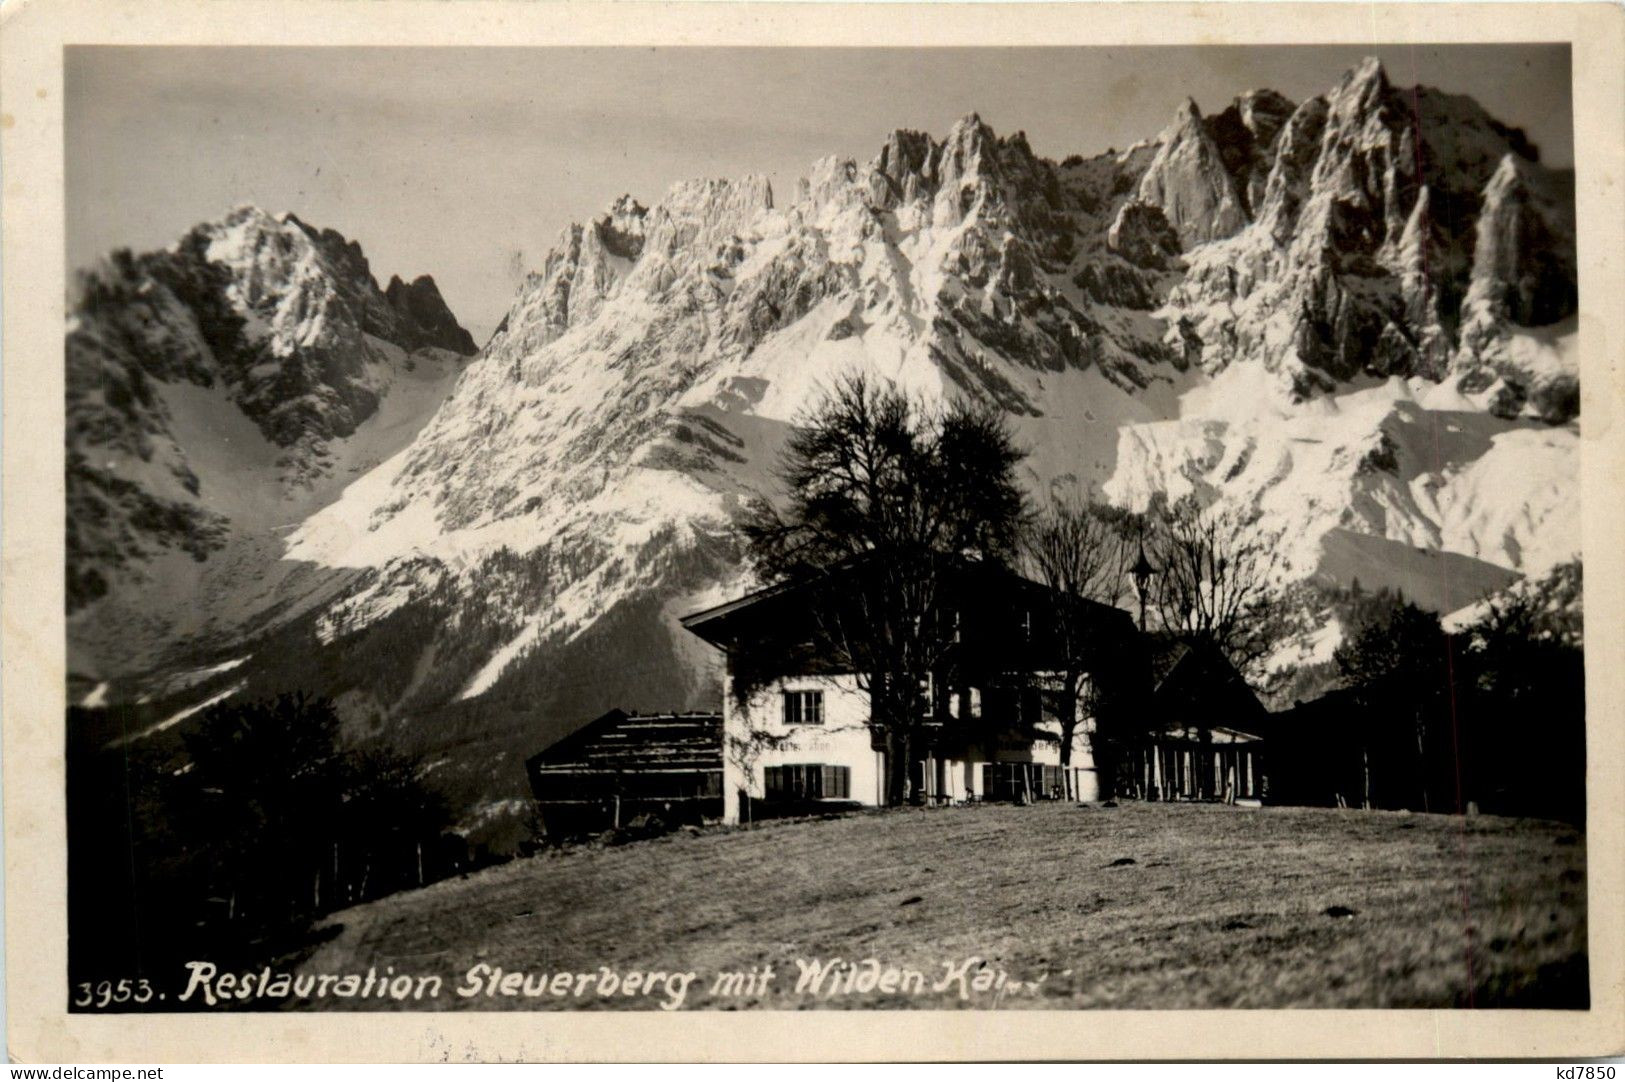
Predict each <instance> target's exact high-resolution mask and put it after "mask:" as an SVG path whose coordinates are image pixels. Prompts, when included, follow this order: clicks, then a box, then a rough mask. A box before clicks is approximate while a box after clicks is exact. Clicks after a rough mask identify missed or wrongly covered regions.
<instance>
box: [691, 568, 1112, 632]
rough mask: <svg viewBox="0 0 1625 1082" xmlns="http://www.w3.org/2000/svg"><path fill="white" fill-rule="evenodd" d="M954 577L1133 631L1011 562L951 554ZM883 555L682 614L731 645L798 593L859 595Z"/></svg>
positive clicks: (1005, 598) (975, 589) (972, 591)
mask: <svg viewBox="0 0 1625 1082" xmlns="http://www.w3.org/2000/svg"><path fill="white" fill-rule="evenodd" d="M946 559H947V560H948V561H949V563H950V565H951V567H952V575H953V577H954V579H955V587H956V588H957V589H958V590H959V591H960V594H961V596H962V597H966V596H972V595H980V596H981V597H982V598H984V599H986V598H996V599H998V600H999V601H1001V602H1004V603H1009V602H1012V601H1016V600H1017V599H1023V600H1025V601H1026V603H1027V604H1030V605H1033V606H1034V607H1040V608H1042V607H1048V608H1050V609H1052V610H1053V609H1056V608H1059V607H1062V606H1072V607H1081V608H1082V609H1084V610H1086V611H1087V612H1088V614H1089V615H1090V616H1091V617H1092V618H1094V619H1097V620H1098V621H1099V622H1100V625H1101V626H1102V628H1109V629H1111V630H1113V631H1115V632H1119V633H1121V634H1123V635H1126V636H1128V635H1133V634H1134V633H1135V632H1134V624H1133V619H1132V618H1131V617H1130V616H1129V614H1128V613H1126V612H1124V611H1123V610H1122V609H1119V608H1116V607H1114V606H1111V605H1103V604H1100V603H1099V602H1095V601H1087V600H1082V599H1078V598H1072V597H1068V596H1067V595H1065V594H1062V593H1060V592H1058V591H1056V590H1052V589H1051V588H1049V587H1048V586H1046V585H1044V584H1043V583H1040V582H1035V581H1033V580H1032V579H1029V578H1026V577H1025V576H1023V575H1019V574H1017V573H1016V572H1014V571H1011V570H1009V569H1007V568H1003V567H998V566H996V565H992V564H987V563H984V562H982V561H979V560H971V559H966V558H957V557H947V558H946ZM878 561H879V558H878V557H876V556H874V555H873V554H867V553H866V554H863V555H860V556H856V557H853V558H851V559H849V560H847V561H845V562H843V563H842V564H840V565H838V566H836V567H835V568H832V569H830V570H829V571H828V572H826V573H824V574H823V575H820V576H818V577H817V578H809V579H804V580H800V581H786V582H780V583H775V584H773V585H770V586H766V587H764V588H762V589H760V590H756V591H753V592H752V593H749V594H745V595H744V596H743V597H738V598H735V599H734V600H732V601H727V602H724V603H723V604H721V605H715V606H713V607H711V608H709V609H703V610H701V611H699V612H694V613H690V614H688V615H687V616H684V617H681V619H680V622H681V623H682V625H683V627H684V628H685V629H686V630H688V631H690V632H692V633H694V634H695V635H698V636H699V637H700V638H702V639H705V640H706V641H707V642H709V643H712V644H713V645H716V646H720V647H722V648H724V649H728V648H729V647H731V646H732V644H733V643H734V642H735V640H736V639H737V638H739V637H740V634H741V631H742V630H743V629H744V628H746V627H748V626H750V625H752V624H755V623H757V622H758V621H763V620H769V619H773V618H774V617H776V616H779V615H781V614H782V613H784V612H785V611H786V610H785V609H784V607H783V606H785V605H786V604H787V603H790V604H793V603H794V602H795V599H796V598H798V597H804V596H811V595H813V594H815V593H816V592H819V591H823V592H825V596H832V597H833V596H840V595H841V594H842V593H843V592H845V591H846V590H847V587H848V586H850V587H851V592H852V593H853V594H854V595H855V593H856V590H857V588H858V587H859V586H860V585H861V583H860V581H859V580H860V578H861V576H863V575H866V574H869V573H871V572H872V571H873V570H874V568H876V567H877V566H878Z"/></svg>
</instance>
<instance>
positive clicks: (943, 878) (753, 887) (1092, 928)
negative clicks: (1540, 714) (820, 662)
mask: <svg viewBox="0 0 1625 1082" xmlns="http://www.w3.org/2000/svg"><path fill="white" fill-rule="evenodd" d="M326 932H327V934H328V935H329V936H330V938H329V939H327V941H326V942H324V943H323V944H322V945H321V946H320V947H318V948H317V949H316V950H315V953H314V954H313V955H311V956H309V957H308V958H307V959H306V960H305V961H304V962H303V963H302V964H301V965H300V966H299V969H300V971H301V972H306V973H310V972H333V973H338V972H361V973H365V972H366V971H367V969H368V967H369V966H370V967H376V968H377V969H378V971H379V972H384V971H385V969H386V967H388V966H393V967H395V972H397V973H414V974H440V975H443V977H444V991H443V992H442V993H441V995H440V997H439V998H438V1000H437V1002H436V1003H435V1004H433V1006H439V1007H466V1008H497V1009H508V1010H512V1009H546V1008H557V1007H570V1008H577V1009H579V1008H604V1007H619V1008H638V1009H650V1010H653V1009H659V1008H660V1007H661V1006H662V1005H663V1004H664V1005H673V1006H675V1005H676V1004H677V1001H678V999H679V997H678V996H677V995H676V987H675V985H673V984H671V983H670V981H671V978H670V977H669V976H665V977H653V978H651V977H647V976H644V977H641V978H640V983H645V982H646V983H647V984H651V985H656V986H657V987H658V990H657V991H656V992H654V993H650V992H648V991H646V990H644V991H639V992H637V993H636V994H633V995H626V994H624V983H625V981H626V980H627V975H628V974H633V973H638V974H645V973H648V972H658V973H660V974H663V975H669V974H671V973H673V972H678V971H688V972H693V973H694V974H696V976H695V977H694V978H693V979H692V982H691V983H688V984H686V985H685V987H684V994H683V995H682V996H681V997H680V1001H681V1002H680V1005H681V1008H683V1009H709V1008H740V1007H766V1008H773V1009H795V1008H804V1007H951V1006H980V1007H989V1006H1000V1007H1009V1008H1025V1007H1072V1008H1076V1007H1125V1008H1127V1007H1134V1008H1171V1007H1184V1008H1196V1007H1288V1006H1291V1007H1448V1006H1467V1005H1469V1004H1471V1005H1474V1006H1479V1007H1492V1006H1561V1007H1581V1006H1584V1005H1585V1004H1586V1002H1587V991H1586V988H1587V984H1586V982H1587V977H1586V921H1585V844H1584V839H1583V837H1582V836H1581V835H1580V834H1579V832H1577V831H1576V830H1574V829H1573V828H1570V827H1567V826H1564V825H1561V824H1555V823H1547V822H1537V821H1527V820H1511V819H1495V818H1488V817H1475V818H1469V819H1463V818H1451V817H1446V816H1427V815H1410V814H1405V813H1388V812H1359V811H1334V810H1322V809H1286V808H1267V809H1252V810H1249V809H1241V808H1231V807H1223V806H1203V805H1159V804H1124V805H1123V806H1120V807H1115V808H1106V807H1098V806H1074V805H1070V804H1052V805H1040V806H1036V807H1027V808H1021V807H1012V806H987V807H979V808H940V809H909V810H899V811H891V812H877V813H872V814H864V815H855V816H852V817H849V818H844V819H833V820H821V821H800V822H783V823H776V824H766V825H758V826H757V827H756V828H754V829H751V830H723V829H717V830H712V831H706V832H701V833H697V834H693V833H684V834H678V835H675V836H672V837H669V838H664V839H658V840H654V841H648V842H639V843H635V844H631V845H626V846H620V847H614V848H605V849H578V850H572V851H567V852H563V853H553V854H545V855H542V856H538V857H535V858H531V859H527V860H520V861H516V862H514V863H511V864H507V865H504V866H501V867H497V868H492V869H488V870H486V871H484V872H482V873H479V874H477V875H471V876H469V877H467V878H465V879H461V880H450V881H447V882H444V883H440V884H436V885H434V886H431V887H429V888H427V889H424V890H420V891H415V892H412V893H409V894H402V895H397V896H394V897H391V898H386V899H383V900H380V901H378V902H374V903H371V904H369V905H365V906H360V907H357V908H354V909H351V910H347V911H344V912H342V913H339V914H336V915H335V916H334V917H333V918H331V920H330V922H329V927H328V928H327V929H326ZM836 958H839V959H844V960H848V961H858V962H863V961H864V960H865V959H869V958H874V959H875V960H876V962H875V964H874V965H873V966H867V965H865V966H860V968H859V969H858V971H857V976H856V977H854V978H853V983H852V985H851V987H852V989H853V990H852V991H851V992H850V993H846V992H844V991H843V989H845V988H846V987H847V985H846V981H845V978H844V977H841V976H840V975H841V974H843V973H844V972H845V971H846V967H844V966H840V965H835V966H832V967H831V971H832V972H833V973H834V974H836V976H837V977H838V978H839V979H837V980H835V981H834V982H833V983H834V986H835V988H836V993H835V994H833V995H832V994H829V987H830V984H831V981H830V980H829V979H827V978H826V980H825V982H824V984H823V985H822V986H821V987H822V989H823V991H822V993H820V994H815V993H813V992H810V991H808V990H806V989H803V990H802V991H801V992H799V993H798V992H797V991H796V982H797V977H798V975H799V974H800V973H801V967H800V966H798V964H797V961H796V960H797V959H801V960H802V961H803V962H807V963H812V962H822V963H826V964H827V963H829V961H830V960H831V959H836ZM967 959H974V960H975V961H972V962H971V963H970V965H969V966H968V967H965V962H966V960H967ZM477 966H483V967H486V968H483V969H480V970H479V971H478V976H477V978H475V979H473V980H471V979H470V978H468V977H467V976H466V974H467V971H468V970H470V969H471V968H472V967H477ZM765 966H771V967H772V969H773V971H774V974H775V975H774V979H773V980H772V982H771V983H767V984H766V985H765V987H764V986H763V985H762V983H761V982H760V981H758V983H757V984H756V986H755V987H754V988H753V987H752V986H751V985H750V984H748V983H747V984H743V985H740V984H736V985H734V986H733V987H729V986H727V984H726V982H725V983H724V985H723V986H721V987H718V986H717V983H716V982H717V977H718V975H719V974H727V973H734V972H738V973H742V974H748V973H750V972H751V971H752V969H753V967H755V972H756V973H757V974H761V973H762V972H763V971H762V968H761V967H765ZM498 967H500V968H501V970H502V971H503V972H502V974H501V975H499V976H493V975H492V973H491V970H492V969H495V968H498ZM888 970H891V971H892V972H890V973H888V972H887V971H888ZM910 971H913V972H912V973H910ZM956 971H957V972H958V973H960V974H962V975H963V977H964V979H963V980H961V979H959V978H958V977H951V976H950V975H952V974H954V973H955V972H956ZM515 972H523V973H524V974H525V975H526V977H527V978H528V979H529V980H530V981H531V984H530V988H532V989H538V990H539V989H542V988H543V987H544V986H545V985H546V983H547V982H549V981H553V979H554V976H555V974H559V973H567V974H589V973H591V974H595V975H597V980H598V981H599V983H593V982H592V981H588V982H587V984H586V986H585V988H584V990H583V991H582V992H581V993H580V995H579V997H578V996H577V994H576V992H575V989H577V988H580V987H582V985H581V983H580V982H579V981H577V980H576V978H575V977H570V978H568V979H564V978H560V979H559V980H558V981H557V983H556V984H554V985H553V988H554V989H556V988H559V987H563V986H565V985H566V984H568V985H569V988H570V991H568V992H566V993H565V994H563V995H555V994H553V992H552V991H544V992H543V993H542V994H540V995H535V996H528V995H526V994H525V992H524V991H523V990H520V991H519V992H518V994H517V995H514V996H508V995H504V994H503V986H502V983H501V980H502V978H503V977H507V978H508V982H509V983H508V987H509V988H513V987H515V986H518V985H520V981H519V979H518V978H513V977H509V976H508V975H509V974H511V973H515ZM606 974H609V975H613V977H614V982H613V983H611V982H610V981H609V976H606ZM913 974H918V975H919V978H918V979H916V978H915V976H914V975H913ZM977 975H980V979H973V978H975V977H977ZM859 978H865V979H859ZM679 983H682V982H679ZM476 985H477V987H478V988H479V993H478V994H476V995H471V996H467V997H464V996H462V995H460V994H459V993H458V989H459V988H470V987H475V986H476ZM606 988H609V989H612V994H608V995H602V994H600V993H601V992H602V991H603V990H604V989H606ZM864 988H869V990H868V991H863V990H862V989H864ZM488 993H494V994H488ZM323 1005H331V1006H340V1007H343V1006H350V1007H361V1006H366V1007H373V1008H377V1007H386V1006H390V1005H392V1004H391V1003H390V1002H389V1001H387V1000H386V1001H374V1000H366V1001H361V1000H331V999H329V1000H325V1001H323ZM399 1006H406V1007H409V1008H412V1007H415V1008H416V1009H424V1008H425V1007H427V1006H431V1005H429V1004H424V1003H416V1004H414V1003H412V1002H410V1001H408V1002H406V1003H404V1004H399Z"/></svg>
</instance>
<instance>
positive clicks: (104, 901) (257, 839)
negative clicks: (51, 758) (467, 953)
mask: <svg viewBox="0 0 1625 1082" xmlns="http://www.w3.org/2000/svg"><path fill="white" fill-rule="evenodd" d="M76 713H78V712H77V711H70V714H69V718H68V726H69V735H70V745H69V756H68V827H69V836H68V863H69V879H68V890H69V907H70V922H69V927H70V929H71V933H72V934H71V937H70V944H69V968H70V971H71V972H73V973H74V974H75V975H76V979H87V980H95V979H101V978H102V977H105V976H107V975H109V974H112V975H116V976H134V975H139V974H140V973H142V972H145V973H147V974H158V973H160V972H161V971H162V970H163V967H168V966H173V965H174V964H176V963H177V962H178V961H179V960H180V959H181V956H183V955H184V956H186V957H198V956H199V952H202V951H211V952H213V953H214V956H215V957H217V958H220V959H222V960H232V959H234V958H235V959H238V960H241V961H256V960H269V959H268V957H267V955H268V954H269V953H273V952H275V951H276V950H277V949H279V945H282V944H286V943H288V942H290V941H293V940H297V938H298V936H299V935H300V933H302V931H303V930H304V929H305V928H307V927H308V925H309V924H310V922H311V921H312V920H313V919H314V918H316V917H319V916H321V915H322V914H325V913H327V912H330V911H332V910H335V909H339V908H342V907H344V906H347V905H351V904H354V903H357V902H360V901H364V900H366V899H369V898H375V897H378V896H380V895H383V894H387V893H390V892H392V891H396V890H400V889H403V888H406V887H412V886H417V885H420V884H422V883H424V882H427V881H429V880H431V879H436V878H440V877H443V876H444V875H446V874H449V873H451V872H452V871H455V870H457V869H458V868H460V867H461V866H462V865H463V862H464V861H465V860H466V854H465V853H464V852H463V851H462V847H461V844H460V839H457V838H456V837H455V836H454V835H447V834H445V831H446V829H447V826H448V823H449V816H448V813H447V809H446V807H445V806H444V804H443V803H442V802H441V800H440V798H439V796H438V795H437V794H435V793H434V792H433V791H432V790H431V789H429V788H428V787H427V786H426V785H425V784H424V783H423V781H422V780H421V778H420V776H419V774H420V772H419V770H418V768H417V765H416V764H415V763H413V762H411V761H409V760H406V759H403V758H401V757H399V756H396V755H393V754H391V753H389V752H387V751H383V750H381V749H366V748H351V747H345V746H344V744H343V743H342V742H341V740H340V733H339V719H338V715H337V714H336V712H335V711H334V708H333V704H332V703H331V702H330V701H328V700H326V699H318V698H314V697H311V696H308V695H305V694H302V693H291V694H283V695H279V696H276V697H275V698H272V699H266V700H261V701H257V702H248V703H224V704H220V705H217V706H214V707H211V708H210V709H209V710H207V711H205V712H204V713H203V714H202V715H201V716H200V717H199V718H198V719H197V724H196V725H195V726H193V727H191V728H190V729H188V730H187V731H186V732H185V733H184V734H183V736H182V737H181V738H180V739H179V740H174V739H168V740H166V739H165V737H166V736H167V735H168V734H159V735H157V736H154V737H152V738H148V739H146V740H143V741H140V742H138V743H136V744H134V745H126V746H122V747H113V748H107V747H80V746H75V744H74V741H73V734H74V733H75V732H76V731H77V729H78V728H80V727H83V725H84V722H85V721H86V720H88V719H85V718H80V717H76V716H75V714H76ZM120 967H122V969H121V968H120ZM162 975H164V976H168V975H169V974H168V973H163V974H162Z"/></svg>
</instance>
